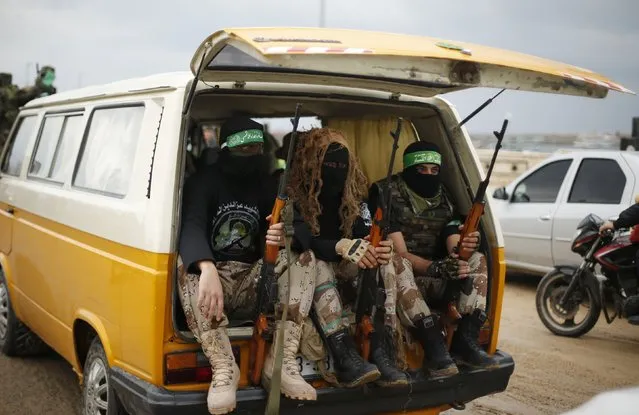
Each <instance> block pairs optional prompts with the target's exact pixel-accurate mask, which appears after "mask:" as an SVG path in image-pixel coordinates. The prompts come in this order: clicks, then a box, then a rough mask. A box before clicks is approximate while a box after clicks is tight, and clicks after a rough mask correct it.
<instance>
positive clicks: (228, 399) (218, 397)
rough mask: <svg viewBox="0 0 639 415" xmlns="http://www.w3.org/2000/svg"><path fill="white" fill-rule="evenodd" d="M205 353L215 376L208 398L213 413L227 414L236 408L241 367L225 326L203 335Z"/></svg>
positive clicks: (212, 379) (208, 404) (209, 407)
mask: <svg viewBox="0 0 639 415" xmlns="http://www.w3.org/2000/svg"><path fill="white" fill-rule="evenodd" d="M202 347H203V349H204V353H205V354H206V356H207V357H208V358H209V361H210V362H211V369H212V371H213V376H212V378H211V385H210V386H209V395H208V398H207V400H206V402H207V406H208V409H209V412H210V413H211V414H227V413H229V412H232V411H233V410H234V409H235V404H236V401H235V392H236V391H237V385H238V384H239V382H240V368H239V367H237V363H235V358H234V357H233V350H232V349H231V342H230V340H229V337H228V335H227V334H226V329H225V328H218V329H215V330H211V331H207V332H205V333H204V334H203V335H202Z"/></svg>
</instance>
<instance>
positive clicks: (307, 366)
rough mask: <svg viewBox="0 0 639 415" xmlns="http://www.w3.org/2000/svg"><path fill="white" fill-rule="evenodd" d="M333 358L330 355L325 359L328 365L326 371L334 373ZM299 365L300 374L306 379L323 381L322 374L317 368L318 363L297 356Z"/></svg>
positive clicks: (299, 355)
mask: <svg viewBox="0 0 639 415" xmlns="http://www.w3.org/2000/svg"><path fill="white" fill-rule="evenodd" d="M333 362H334V360H333V356H331V355H330V354H329V355H328V356H326V357H325V358H324V363H325V365H326V370H328V371H329V372H330V371H333ZM297 365H298V366H299V370H300V374H301V375H302V377H303V378H304V379H307V380H309V379H321V378H322V374H321V373H320V371H319V368H318V367H317V363H316V362H314V361H311V360H308V359H306V358H305V357H304V356H302V355H301V354H298V355H297Z"/></svg>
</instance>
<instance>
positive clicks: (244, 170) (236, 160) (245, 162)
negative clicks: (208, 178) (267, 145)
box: [217, 150, 269, 181]
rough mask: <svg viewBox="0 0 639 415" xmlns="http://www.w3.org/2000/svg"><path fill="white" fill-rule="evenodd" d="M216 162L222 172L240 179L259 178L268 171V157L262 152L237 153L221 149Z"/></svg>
mask: <svg viewBox="0 0 639 415" xmlns="http://www.w3.org/2000/svg"><path fill="white" fill-rule="evenodd" d="M217 164H218V166H219V168H220V171H221V172H222V174H224V175H225V176H229V177H230V178H232V179H236V180H240V181H244V180H255V179H259V178H261V177H263V176H264V175H268V173H269V159H268V157H267V156H266V155H264V154H252V155H238V154H233V153H231V152H230V151H228V150H223V151H221V152H220V155H219V158H218V161H217Z"/></svg>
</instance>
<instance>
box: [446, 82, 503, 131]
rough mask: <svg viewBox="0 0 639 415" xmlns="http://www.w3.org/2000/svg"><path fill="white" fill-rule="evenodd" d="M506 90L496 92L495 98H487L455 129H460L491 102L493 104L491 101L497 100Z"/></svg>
mask: <svg viewBox="0 0 639 415" xmlns="http://www.w3.org/2000/svg"><path fill="white" fill-rule="evenodd" d="M505 90H506V88H502V90H501V91H499V92H497V93H496V94H495V96H493V97H492V98H488V99H487V100H486V102H484V103H483V104H481V105H480V106H479V107H477V109H476V110H475V111H473V112H471V113H470V115H468V117H466V118H464V119H463V120H462V121H461V122H460V123H459V125H458V126H457V128H460V127H461V126H462V125H464V124H466V123H467V122H468V121H470V120H471V119H472V118H473V117H474V116H475V115H477V114H479V112H480V111H481V110H483V109H484V108H486V107H487V106H488V105H490V103H491V102H493V100H494V99H495V98H497V97H498V96H499V95H500V94H501V93H502V92H504V91H505Z"/></svg>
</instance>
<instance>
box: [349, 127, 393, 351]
mask: <svg viewBox="0 0 639 415" xmlns="http://www.w3.org/2000/svg"><path fill="white" fill-rule="evenodd" d="M402 121H403V119H402V118H398V120H397V128H396V129H395V131H391V132H390V134H391V137H393V150H392V151H391V159H390V163H389V166H388V173H387V174H386V182H385V187H386V191H384V192H382V193H381V194H380V197H379V200H378V206H377V208H376V209H375V215H374V216H373V223H372V225H371V230H370V233H369V241H368V242H369V243H370V244H371V246H372V247H374V248H377V247H378V246H379V245H380V242H381V241H382V240H384V239H386V235H387V233H388V223H389V220H388V215H389V212H390V204H391V198H390V190H389V184H390V178H391V176H392V175H393V164H394V162H395V153H396V152H397V147H398V144H397V143H398V142H399V136H400V133H401V129H402ZM384 211H386V212H384ZM378 271H379V267H378V268H373V269H367V270H365V271H363V272H361V275H360V281H359V289H358V293H357V304H356V305H355V309H356V322H357V329H356V331H355V341H356V343H357V344H358V345H359V352H360V355H361V356H362V358H363V359H364V360H368V357H369V355H370V350H371V345H370V339H371V334H372V333H373V332H374V331H375V328H374V326H373V316H372V314H373V311H374V309H375V308H376V307H377V293H378V291H377V290H378V287H377V285H378V281H377V272H378Z"/></svg>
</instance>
